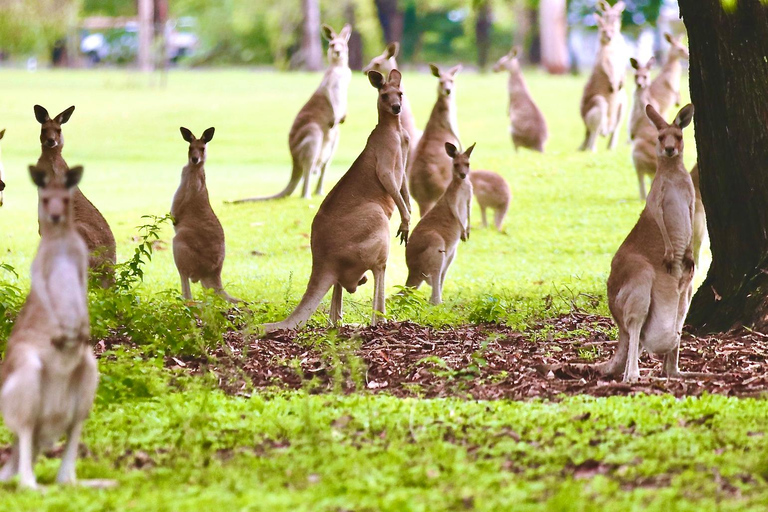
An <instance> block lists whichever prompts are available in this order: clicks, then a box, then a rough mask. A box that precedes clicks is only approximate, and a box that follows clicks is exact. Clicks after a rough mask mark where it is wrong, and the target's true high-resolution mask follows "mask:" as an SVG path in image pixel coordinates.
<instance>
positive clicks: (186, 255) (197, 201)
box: [171, 127, 242, 302]
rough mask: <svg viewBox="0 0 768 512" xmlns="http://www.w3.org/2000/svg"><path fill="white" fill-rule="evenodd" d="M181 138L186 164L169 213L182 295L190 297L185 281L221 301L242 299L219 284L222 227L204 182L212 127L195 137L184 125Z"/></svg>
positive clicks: (222, 264) (190, 291) (221, 263)
mask: <svg viewBox="0 0 768 512" xmlns="http://www.w3.org/2000/svg"><path fill="white" fill-rule="evenodd" d="M180 130H181V136H182V138H183V139H184V140H185V141H187V142H189V151H188V160H187V165H185V166H184V169H182V171H181V183H180V184H179V188H178V190H176V194H175V195H174V196H173V204H172V205H171V215H173V228H174V229H175V230H176V236H174V237H173V260H174V261H175V262H176V268H177V269H178V271H179V276H180V277H181V291H182V295H183V296H184V298H185V299H187V300H192V290H191V289H190V285H189V282H190V281H192V282H193V283H196V282H198V281H200V283H201V284H202V285H203V286H204V287H206V288H210V289H212V290H213V291H215V292H216V293H217V294H218V295H220V296H221V297H222V298H223V299H224V300H227V301H229V302H242V301H241V300H240V299H238V298H236V297H232V296H231V295H229V294H228V293H227V292H226V291H224V286H223V285H222V284H221V269H222V268H223V267H224V255H225V244H224V228H222V227H221V222H219V218H218V217H217V216H216V214H215V213H214V211H213V208H211V202H210V200H209V199H208V187H207V186H206V184H205V161H206V159H207V156H208V151H207V149H208V143H209V142H210V141H211V140H212V139H213V134H214V129H213V128H208V129H207V130H205V132H203V136H202V137H200V138H199V139H198V138H196V137H195V136H194V135H192V132H190V131H189V130H188V129H186V128H183V127H182V128H181V129H180Z"/></svg>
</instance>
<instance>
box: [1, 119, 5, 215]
mask: <svg viewBox="0 0 768 512" xmlns="http://www.w3.org/2000/svg"><path fill="white" fill-rule="evenodd" d="M4 135H5V128H3V129H2V130H0V139H2V138H3V136H4ZM4 201H5V167H3V162H2V161H0V206H3V202H4Z"/></svg>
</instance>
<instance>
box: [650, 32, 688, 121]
mask: <svg viewBox="0 0 768 512" xmlns="http://www.w3.org/2000/svg"><path fill="white" fill-rule="evenodd" d="M683 37H684V36H683V35H681V36H679V37H677V38H675V37H672V35H670V34H664V38H665V39H666V40H667V42H668V43H669V44H670V47H669V52H668V53H667V59H666V60H665V61H664V65H663V66H662V67H661V73H659V75H658V76H657V77H656V78H654V79H653V82H651V86H650V95H651V98H652V100H653V101H654V102H655V103H656V105H657V106H658V109H657V110H658V111H659V113H660V114H661V115H662V116H666V115H667V114H668V112H669V110H670V109H671V108H672V107H673V106H678V107H679V106H680V77H681V75H682V73H683V67H682V64H681V63H680V60H681V59H685V60H688V48H686V47H685V45H684V44H683Z"/></svg>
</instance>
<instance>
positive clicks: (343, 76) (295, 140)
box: [233, 25, 352, 203]
mask: <svg viewBox="0 0 768 512" xmlns="http://www.w3.org/2000/svg"><path fill="white" fill-rule="evenodd" d="M351 34H352V27H351V26H349V25H344V28H342V29H341V32H339V33H338V34H336V32H334V31H333V29H332V28H331V27H329V26H328V25H323V36H324V37H325V38H326V39H327V40H328V41H329V44H328V69H327V70H326V71H325V74H324V75H323V80H322V81H321V82H320V86H319V87H318V88H317V90H316V91H315V92H314V94H312V96H311V97H310V98H309V101H307V103H305V104H304V106H303V107H302V109H301V110H300V111H299V113H298V115H297V116H296V119H294V121H293V126H291V131H290V132H289V134H288V146H289V148H290V150H291V160H292V161H293V168H292V170H291V179H290V181H289V182H288V185H287V186H286V187H285V188H284V189H283V190H282V191H281V192H278V193H277V194H275V195H272V196H266V197H251V198H247V199H238V200H237V201H233V202H234V203H246V202H252V201H265V200H268V199H280V198H283V197H288V196H290V195H291V194H292V193H293V191H294V190H296V187H297V186H298V184H299V181H301V180H302V178H303V179H304V186H303V191H302V194H301V195H302V197H303V198H304V199H310V198H311V197H312V195H311V194H310V191H309V178H310V175H312V174H319V177H318V179H317V187H316V188H315V194H316V195H322V194H323V179H324V178H325V171H326V169H327V168H328V165H329V164H330V162H331V158H332V157H333V154H334V153H335V152H336V146H337V145H338V144H339V124H341V123H343V122H344V120H345V119H346V117H347V91H348V89H349V82H350V80H351V79H352V71H351V70H350V69H349V49H348V48H347V42H348V41H349V36H350V35H351Z"/></svg>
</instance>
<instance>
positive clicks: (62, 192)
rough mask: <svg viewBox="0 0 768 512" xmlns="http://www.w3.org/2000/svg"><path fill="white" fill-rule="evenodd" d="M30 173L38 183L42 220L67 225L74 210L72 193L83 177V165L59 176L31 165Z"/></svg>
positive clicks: (38, 207)
mask: <svg viewBox="0 0 768 512" xmlns="http://www.w3.org/2000/svg"><path fill="white" fill-rule="evenodd" d="M29 175H30V177H31V178H32V181H33V182H34V184H35V185H37V195H38V199H39V201H38V206H37V209H38V218H39V219H40V221H41V222H45V223H46V224H52V225H54V226H58V225H67V224H68V222H69V220H70V219H71V218H72V216H73V212H74V210H73V208H74V205H73V202H72V194H73V192H74V188H75V187H76V186H77V185H78V183H80V179H81V178H82V177H83V167H82V166H81V165H78V166H76V167H72V168H71V169H68V170H67V172H65V173H64V175H63V176H57V175H55V174H53V173H49V172H46V171H45V170H44V169H38V168H37V167H35V166H34V165H30V166H29Z"/></svg>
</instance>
